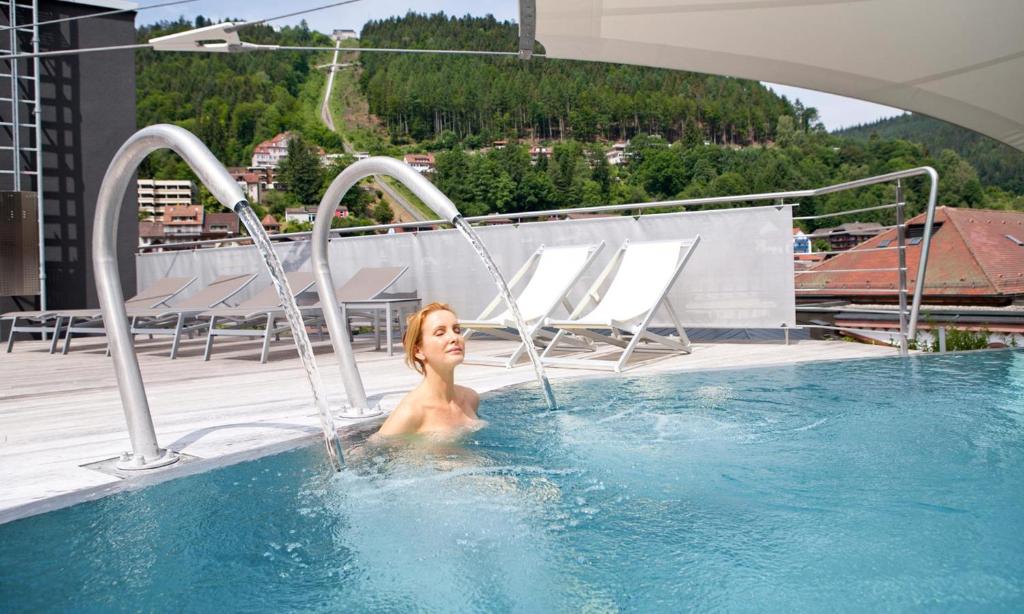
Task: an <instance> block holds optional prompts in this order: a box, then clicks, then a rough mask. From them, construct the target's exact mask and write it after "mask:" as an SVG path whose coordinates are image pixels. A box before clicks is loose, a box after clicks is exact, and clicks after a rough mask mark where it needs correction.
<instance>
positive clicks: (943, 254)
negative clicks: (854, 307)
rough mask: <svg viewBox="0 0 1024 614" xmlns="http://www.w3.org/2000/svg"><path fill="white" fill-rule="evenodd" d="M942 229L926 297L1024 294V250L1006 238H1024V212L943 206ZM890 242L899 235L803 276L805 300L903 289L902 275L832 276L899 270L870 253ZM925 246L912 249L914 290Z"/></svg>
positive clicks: (892, 254)
mask: <svg viewBox="0 0 1024 614" xmlns="http://www.w3.org/2000/svg"><path fill="white" fill-rule="evenodd" d="M924 220H925V216H924V214H921V215H918V216H917V217H915V218H913V219H912V220H910V221H909V222H908V223H907V224H908V226H914V225H923V224H924ZM940 223H941V224H942V227H941V228H938V229H937V230H935V231H934V234H933V235H932V246H931V251H930V253H929V256H928V272H927V276H926V280H925V286H924V296H926V297H927V296H936V297H941V296H946V297H949V296H965V297H1009V296H1013V295H1024V247H1021V246H1019V245H1017V244H1016V243H1014V242H1013V241H1011V240H1010V239H1008V238H1006V235H1008V234H1009V235H1012V236H1015V237H1017V238H1018V239H1024V236H1022V235H1024V213H1022V212H1016V211H993V210H987V209H958V208H954V207H939V208H938V209H937V210H936V212H935V224H936V226H938V224H940ZM885 241H889V242H890V245H889V247H892V246H894V245H895V243H896V230H895V229H891V230H887V231H885V232H883V233H881V234H879V235H878V236H876V237H873V238H872V239H870V240H868V241H865V242H864V243H861V244H860V245H858V246H857V247H854V248H853V249H851V250H849V251H847V252H844V253H842V254H839V255H837V256H836V257H835V258H832V259H830V260H827V261H825V262H823V263H821V264H820V265H818V266H816V267H814V268H813V269H812V270H813V271H815V273H804V274H802V275H800V276H798V277H797V280H796V287H797V288H798V289H816V290H819V292H807V291H802V292H800V293H799V294H798V296H800V297H812V296H826V295H827V296H847V297H851V296H861V297H866V296H871V297H876V298H877V297H879V295H881V296H885V294H884V293H878V292H860V291H861V290H864V289H868V290H880V289H881V290H892V295H893V296H895V295H896V293H897V289H898V288H899V274H898V273H897V272H896V271H878V272H870V271H869V272H853V273H831V272H829V271H831V270H850V269H882V268H896V266H897V253H896V251H895V250H893V251H865V250H868V249H871V248H877V247H880V244H882V243H883V242H885ZM922 246H923V243H922V244H918V245H909V244H908V245H907V281H908V285H909V287H910V288H911V289H913V287H914V283H915V282H916V277H917V267H918V264H919V263H920V260H921V248H922Z"/></svg>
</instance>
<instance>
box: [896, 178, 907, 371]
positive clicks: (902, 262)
mask: <svg viewBox="0 0 1024 614" xmlns="http://www.w3.org/2000/svg"><path fill="white" fill-rule="evenodd" d="M906 204H907V203H906V202H905V200H904V198H903V180H902V179H897V180H896V246H897V250H896V254H897V257H898V259H899V260H898V262H899V264H898V265H897V266H898V268H899V279H900V292H899V301H900V356H907V355H909V352H908V345H909V342H908V339H907V219H906V214H905V213H904V211H903V210H904V207H906Z"/></svg>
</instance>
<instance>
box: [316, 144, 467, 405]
mask: <svg viewBox="0 0 1024 614" xmlns="http://www.w3.org/2000/svg"><path fill="white" fill-rule="evenodd" d="M371 175H387V176H390V177H393V178H395V179H397V180H398V181H400V182H401V183H403V184H404V185H405V186H406V187H408V188H409V189H410V190H412V192H413V194H415V195H416V196H418V197H419V199H420V200H422V201H423V202H424V204H426V205H427V206H428V207H430V208H431V209H432V210H433V211H434V212H435V213H437V214H438V215H440V216H442V217H444V218H445V221H447V222H454V221H455V220H456V218H458V217H461V216H460V215H459V211H458V209H456V208H455V205H453V204H452V201H450V200H448V197H447V196H445V195H444V194H443V193H442V192H441V191H440V190H438V189H437V188H436V187H434V184H432V183H430V181H429V180H427V179H426V178H424V177H423V176H422V175H420V174H419V173H418V172H416V171H415V170H413V169H412V167H410V166H408V165H407V164H405V163H404V162H399V161H398V160H395V159H394V158H385V157H382V156H376V157H373V158H367V159H365V160H360V161H358V162H355V163H353V164H351V165H349V166H348V168H346V169H345V170H343V171H342V172H341V174H340V175H338V176H337V177H335V178H334V181H332V182H331V185H330V187H328V188H327V192H325V193H324V197H323V199H322V200H321V201H320V207H319V208H318V209H317V211H316V221H314V222H313V250H312V261H313V275H314V276H315V277H316V286H317V292H318V293H319V296H320V304H321V306H322V308H323V313H324V319H325V320H326V321H327V328H328V330H329V331H330V333H331V345H332V346H334V353H335V355H337V357H338V367H339V368H340V369H341V381H342V383H343V384H344V386H345V392H346V394H347V395H348V402H349V405H350V406H351V408H352V414H351V415H354V416H365V415H367V411H368V410H369V403H368V402H367V400H366V390H365V389H364V388H363V380H362V379H361V378H360V377H359V368H358V367H357V366H356V360H355V356H354V355H353V353H352V341H351V339H350V338H349V335H348V323H347V322H345V318H343V317H342V315H341V305H340V304H339V303H338V298H337V297H336V296H335V294H334V281H333V279H332V277H331V265H330V258H329V256H328V247H329V243H330V233H331V220H332V219H334V212H335V211H336V210H337V209H338V205H340V204H341V199H342V197H344V196H345V194H346V193H347V192H348V191H349V190H350V189H352V187H353V186H355V184H356V183H358V182H359V181H361V180H363V179H365V178H367V177H369V176H371ZM388 343H391V340H390V339H388Z"/></svg>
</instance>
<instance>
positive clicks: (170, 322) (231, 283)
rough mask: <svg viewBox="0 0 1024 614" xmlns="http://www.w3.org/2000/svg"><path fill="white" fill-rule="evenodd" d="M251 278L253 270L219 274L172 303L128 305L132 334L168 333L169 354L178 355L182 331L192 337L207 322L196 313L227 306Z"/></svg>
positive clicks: (208, 323) (172, 357) (253, 276)
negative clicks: (135, 306)
mask: <svg viewBox="0 0 1024 614" xmlns="http://www.w3.org/2000/svg"><path fill="white" fill-rule="evenodd" d="M254 279H256V275H254V274H252V273H241V274H237V273H236V274H233V275H221V276H220V277H218V278H217V279H215V280H213V281H212V282H211V283H210V284H209V285H208V286H206V287H205V288H203V289H202V290H200V291H199V292H196V293H195V294H193V295H191V296H189V297H186V298H184V299H182V300H180V301H175V304H174V306H173V307H170V308H163V307H158V308H149V309H129V310H128V316H129V317H131V319H132V322H131V333H132V338H133V339H134V337H135V335H150V337H152V336H153V335H171V336H172V340H171V354H170V356H171V360H173V359H174V358H176V357H177V355H178V346H179V344H180V343H181V335H182V333H186V334H188V336H189V338H191V337H192V333H194V332H196V331H198V330H202V329H205V328H206V327H207V326H209V325H210V322H209V321H208V320H206V319H202V318H199V317H197V316H199V314H201V313H203V312H206V311H209V310H210V309H215V308H217V307H219V306H222V305H224V306H226V305H227V302H228V301H229V300H231V298H232V297H233V296H235V295H236V294H238V293H239V292H241V291H242V290H243V289H245V288H246V286H248V285H249V284H250V283H252V280H254Z"/></svg>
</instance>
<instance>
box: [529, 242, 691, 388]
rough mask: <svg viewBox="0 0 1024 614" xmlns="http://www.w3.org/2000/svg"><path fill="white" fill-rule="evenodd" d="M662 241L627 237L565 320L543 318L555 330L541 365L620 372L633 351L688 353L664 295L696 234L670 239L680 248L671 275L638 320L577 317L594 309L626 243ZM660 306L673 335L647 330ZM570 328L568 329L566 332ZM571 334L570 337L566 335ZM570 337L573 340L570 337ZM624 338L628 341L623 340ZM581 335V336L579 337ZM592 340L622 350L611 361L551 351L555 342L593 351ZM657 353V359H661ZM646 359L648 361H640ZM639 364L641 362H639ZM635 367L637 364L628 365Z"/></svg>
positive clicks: (687, 344) (687, 341)
mask: <svg viewBox="0 0 1024 614" xmlns="http://www.w3.org/2000/svg"><path fill="white" fill-rule="evenodd" d="M665 242H666V241H642V242H638V241H634V242H632V243H631V242H630V241H629V240H628V239H627V240H626V241H625V242H623V244H622V246H621V247H620V248H619V249H618V251H617V252H616V253H615V256H613V257H612V259H611V261H610V262H609V263H608V265H607V266H605V268H604V270H603V271H602V272H601V275H600V276H599V277H598V278H597V280H596V281H595V282H594V284H593V285H592V286H591V287H590V290H588V291H587V294H586V297H585V298H584V300H583V301H581V302H580V304H579V305H577V306H576V309H575V310H574V311H573V313H572V314H571V315H570V316H569V319H568V320H552V319H551V318H548V319H547V320H546V321H545V324H546V325H547V326H552V327H554V328H557V329H558V332H557V333H556V334H555V337H554V339H552V341H551V343H550V344H549V345H548V347H547V348H546V349H545V350H544V353H543V354H542V355H541V360H542V361H543V363H544V364H545V365H551V366H555V367H573V368H583V369H606V370H611V371H615V372H616V373H618V372H621V371H623V370H624V368H626V363H627V362H629V359H630V357H632V355H633V353H634V352H637V351H641V352H650V353H657V354H662V355H671V354H676V353H680V352H682V353H687V354H688V353H690V352H691V350H692V348H691V346H690V339H689V337H687V335H686V330H685V329H684V328H683V325H682V323H681V322H680V320H679V316H678V315H677V314H676V311H675V308H673V307H672V302H671V301H670V300H669V298H668V292H669V290H671V288H672V286H673V285H675V283H676V280H677V279H678V278H679V275H680V274H681V273H682V271H683V268H685V267H686V264H687V262H689V260H690V257H691V256H692V255H693V251H694V249H696V247H697V245H698V244H700V235H697V236H695V237H694V238H692V239H685V240H679V241H672V242H673V243H679V245H680V251H679V256H678V258H677V260H676V266H675V268H674V269H673V271H672V273H671V275H670V276H669V277H668V279H667V280H666V281H665V282H664V283H663V285H662V287H661V289H660V292H659V293H658V299H657V300H656V301H655V302H654V303H653V304H652V305H651V306H650V307H649V308H648V309H647V310H646V311H645V312H644V314H643V316H642V317H641V319H640V321H639V322H638V323H636V324H633V325H629V324H625V325H619V324H617V323H615V322H610V323H609V324H608V325H606V326H594V325H593V324H592V323H585V322H580V321H579V318H580V317H581V316H582V315H583V312H584V311H585V310H587V309H588V308H589V307H594V308H596V307H597V305H599V304H600V303H601V302H602V300H604V298H605V297H606V296H607V295H606V294H605V293H606V292H607V290H608V288H609V287H610V286H611V282H612V281H613V280H614V277H613V275H616V274H618V271H619V267H620V266H621V264H622V261H623V259H624V258H625V256H626V253H627V250H628V249H629V246H630V245H636V244H640V243H665ZM660 307H664V308H665V311H666V312H667V313H668V316H669V319H670V320H671V322H672V325H673V326H674V327H675V330H676V336H675V337H672V336H667V335H659V334H657V333H653V332H651V331H650V330H648V327H649V326H650V324H651V320H652V319H653V318H654V314H655V313H657V311H658V309H659V308H660ZM595 329H598V330H603V329H610V331H611V333H610V334H604V333H599V332H596V330H595ZM570 331H571V332H570ZM570 335H572V336H570ZM573 336H575V337H576V339H573ZM626 337H628V340H627V339H626ZM580 338H582V339H580ZM641 340H646V341H650V342H652V343H654V344H656V345H657V347H651V348H641V347H639V343H640V341H641ZM594 342H600V343H606V344H609V345H612V346H617V347H620V348H622V353H621V354H620V355H619V357H618V359H617V360H615V361H614V362H612V361H605V360H599V359H596V358H593V357H591V358H574V357H555V356H552V355H551V353H552V352H554V351H556V350H557V349H558V348H559V344H566V343H567V344H568V345H571V346H573V347H574V348H577V349H579V348H580V347H584V348H585V349H586V350H588V351H591V352H595V351H596V346H595V345H594ZM661 357H662V356H659V357H657V358H661ZM644 362H650V361H644ZM641 364H642V363H641ZM632 366H638V365H632Z"/></svg>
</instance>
